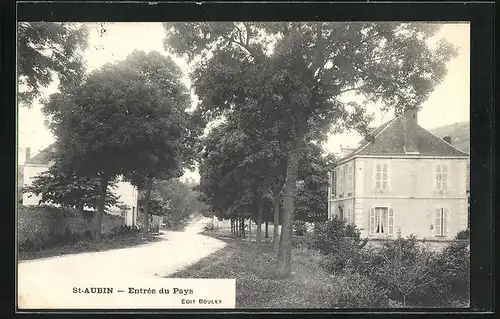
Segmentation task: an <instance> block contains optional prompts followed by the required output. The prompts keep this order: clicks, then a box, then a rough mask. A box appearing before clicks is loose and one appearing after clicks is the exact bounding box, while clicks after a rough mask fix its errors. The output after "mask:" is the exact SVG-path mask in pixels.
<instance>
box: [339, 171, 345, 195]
mask: <svg viewBox="0 0 500 319" xmlns="http://www.w3.org/2000/svg"><path fill="white" fill-rule="evenodd" d="M344 174H345V166H341V167H339V198H342V197H344Z"/></svg>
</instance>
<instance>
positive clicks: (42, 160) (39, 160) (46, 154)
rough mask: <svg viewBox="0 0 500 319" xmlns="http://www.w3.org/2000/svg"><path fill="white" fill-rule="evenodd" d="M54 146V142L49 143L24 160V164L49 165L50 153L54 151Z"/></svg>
mask: <svg viewBox="0 0 500 319" xmlns="http://www.w3.org/2000/svg"><path fill="white" fill-rule="evenodd" d="M54 150H55V146H54V144H51V145H49V146H48V147H46V148H44V149H43V150H41V151H40V152H39V153H38V154H36V155H35V156H33V157H32V158H30V159H29V160H26V161H25V162H24V165H30V164H36V165H49V162H50V155H51V154H52V152H54Z"/></svg>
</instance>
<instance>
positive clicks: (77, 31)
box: [17, 22, 88, 106]
mask: <svg viewBox="0 0 500 319" xmlns="http://www.w3.org/2000/svg"><path fill="white" fill-rule="evenodd" d="M17 27H18V28H17V31H18V33H17V49H18V75H19V86H20V88H21V89H22V91H21V92H19V99H20V102H21V103H22V105H27V106H30V105H31V102H32V101H33V100H34V99H36V98H39V97H40V95H41V93H40V90H41V89H42V88H45V87H47V86H49V85H50V84H51V83H52V81H53V80H54V75H56V76H57V78H58V79H59V84H60V86H61V87H67V86H74V85H78V84H80V83H81V82H82V80H83V77H84V74H85V62H84V58H83V55H82V53H83V51H84V50H85V49H86V47H87V37H88V30H87V28H86V27H85V25H82V24H77V23H61V22H19V23H18V26H17Z"/></svg>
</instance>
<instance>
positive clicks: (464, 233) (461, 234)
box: [455, 229, 470, 239]
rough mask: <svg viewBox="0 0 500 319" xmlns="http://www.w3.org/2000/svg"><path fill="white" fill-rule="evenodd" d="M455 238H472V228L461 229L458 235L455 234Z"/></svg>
mask: <svg viewBox="0 0 500 319" xmlns="http://www.w3.org/2000/svg"><path fill="white" fill-rule="evenodd" d="M455 239H470V230H469V229H465V230H461V231H459V232H458V233H457V235H456V236H455Z"/></svg>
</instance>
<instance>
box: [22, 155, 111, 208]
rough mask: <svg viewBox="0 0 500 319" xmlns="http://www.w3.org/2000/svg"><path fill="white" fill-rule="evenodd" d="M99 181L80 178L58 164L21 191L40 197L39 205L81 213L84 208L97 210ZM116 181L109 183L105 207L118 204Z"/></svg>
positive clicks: (36, 177)
mask: <svg viewBox="0 0 500 319" xmlns="http://www.w3.org/2000/svg"><path fill="white" fill-rule="evenodd" d="M99 186H100V183H99V180H97V179H96V178H88V177H80V176H77V175H76V174H74V172H71V171H69V170H67V169H65V168H64V167H63V166H62V165H60V164H59V163H57V162H56V163H55V164H54V165H53V166H51V167H50V168H49V169H48V170H47V171H45V172H42V173H41V174H39V175H38V176H35V178H34V179H33V182H32V184H31V185H29V186H27V187H25V188H24V189H23V192H24V193H32V194H35V195H36V196H40V197H41V198H40V204H41V203H51V204H59V205H61V206H66V207H72V208H75V209H79V210H80V211H83V209H84V207H85V206H87V207H90V208H93V209H95V208H97V206H98V201H99ZM115 187H116V181H110V183H109V188H108V190H107V195H106V207H107V208H109V207H112V206H114V205H116V204H118V201H119V199H120V197H119V196H117V195H116V194H115V193H113V189H114V188H115Z"/></svg>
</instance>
